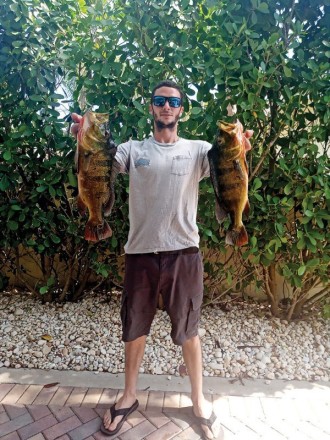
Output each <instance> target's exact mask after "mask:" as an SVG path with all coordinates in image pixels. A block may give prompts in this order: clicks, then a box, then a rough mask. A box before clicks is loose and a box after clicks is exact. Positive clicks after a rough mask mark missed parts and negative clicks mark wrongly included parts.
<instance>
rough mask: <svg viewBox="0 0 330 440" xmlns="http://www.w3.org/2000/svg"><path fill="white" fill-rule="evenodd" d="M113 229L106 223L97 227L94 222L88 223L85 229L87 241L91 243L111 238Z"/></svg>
mask: <svg viewBox="0 0 330 440" xmlns="http://www.w3.org/2000/svg"><path fill="white" fill-rule="evenodd" d="M111 235H112V229H111V228H110V226H109V225H108V223H107V222H106V221H103V223H102V224H100V225H96V224H95V223H93V222H92V221H88V222H87V224H86V227H85V239H86V240H89V241H99V240H104V239H106V238H109V237H111Z"/></svg>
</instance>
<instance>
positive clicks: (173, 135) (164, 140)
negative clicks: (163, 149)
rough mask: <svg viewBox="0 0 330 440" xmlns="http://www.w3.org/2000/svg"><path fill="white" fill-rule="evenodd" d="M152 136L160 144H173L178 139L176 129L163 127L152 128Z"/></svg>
mask: <svg viewBox="0 0 330 440" xmlns="http://www.w3.org/2000/svg"><path fill="white" fill-rule="evenodd" d="M154 138H155V140H156V141H157V142H160V143H161V144H174V143H175V142H177V141H178V140H179V136H178V132H177V129H176V128H174V129H168V128H164V129H162V130H157V128H155V129H154Z"/></svg>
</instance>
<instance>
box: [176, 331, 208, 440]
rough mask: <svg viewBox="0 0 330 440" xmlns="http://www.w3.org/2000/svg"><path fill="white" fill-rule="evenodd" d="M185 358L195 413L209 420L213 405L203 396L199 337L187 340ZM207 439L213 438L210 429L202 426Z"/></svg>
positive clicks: (184, 345)
mask: <svg viewBox="0 0 330 440" xmlns="http://www.w3.org/2000/svg"><path fill="white" fill-rule="evenodd" d="M182 353H183V358H184V361H185V364H186V367H187V370H188V374H189V379H190V384H191V400H192V404H193V411H194V414H195V415H196V416H197V417H204V418H206V419H208V418H209V417H210V416H211V414H212V405H211V404H210V403H209V402H207V400H206V399H205V397H204V394H203V362H202V349H201V343H200V339H199V336H194V337H192V338H190V339H188V340H186V341H185V342H184V343H183V345H182ZM202 429H203V431H204V433H205V435H206V437H207V438H213V435H212V432H211V431H210V429H209V428H208V427H207V426H205V425H202Z"/></svg>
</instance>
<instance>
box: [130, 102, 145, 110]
mask: <svg viewBox="0 0 330 440" xmlns="http://www.w3.org/2000/svg"><path fill="white" fill-rule="evenodd" d="M133 105H134V107H135V108H137V109H138V110H139V112H140V113H144V110H145V108H144V107H143V105H142V104H140V103H139V102H138V101H133Z"/></svg>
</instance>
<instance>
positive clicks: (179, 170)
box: [171, 156, 192, 176]
mask: <svg viewBox="0 0 330 440" xmlns="http://www.w3.org/2000/svg"><path fill="white" fill-rule="evenodd" d="M191 163H192V160H191V157H190V156H175V157H173V159H172V167H171V174H176V175H177V176H184V175H185V174H188V173H189V171H190V169H191Z"/></svg>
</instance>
